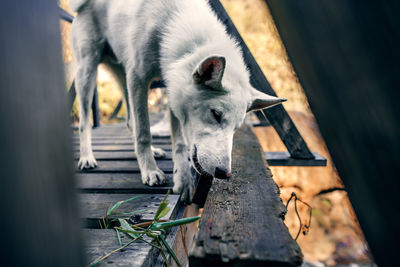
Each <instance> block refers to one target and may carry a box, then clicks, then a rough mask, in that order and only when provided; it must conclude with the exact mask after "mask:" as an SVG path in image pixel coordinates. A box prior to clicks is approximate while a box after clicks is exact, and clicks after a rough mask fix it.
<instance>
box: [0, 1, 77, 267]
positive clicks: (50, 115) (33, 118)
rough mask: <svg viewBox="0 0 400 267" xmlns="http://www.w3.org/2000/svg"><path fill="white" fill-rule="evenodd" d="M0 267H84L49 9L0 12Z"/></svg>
mask: <svg viewBox="0 0 400 267" xmlns="http://www.w3.org/2000/svg"><path fill="white" fill-rule="evenodd" d="M0 40H1V42H0V58H1V60H2V64H1V65H0V88H1V90H0V142H1V153H0V172H1V174H0V175H1V177H2V181H1V186H0V203H2V204H3V205H2V211H1V214H2V215H1V219H0V236H1V242H2V246H1V263H0V265H2V266H66V267H67V266H68V267H69V266H84V265H85V261H84V258H83V250H82V245H81V242H80V241H81V240H80V221H79V215H78V210H79V209H78V205H77V201H76V199H75V197H76V196H75V189H74V176H73V170H72V151H71V143H70V140H71V138H70V134H71V130H70V127H69V119H68V110H67V98H66V97H65V91H64V90H63V88H64V84H65V82H64V75H63V65H62V64H63V63H62V53H61V39H60V26H59V18H58V14H57V2H56V1H52V0H40V1H31V0H21V1H14V0H4V1H2V3H1V8H0Z"/></svg>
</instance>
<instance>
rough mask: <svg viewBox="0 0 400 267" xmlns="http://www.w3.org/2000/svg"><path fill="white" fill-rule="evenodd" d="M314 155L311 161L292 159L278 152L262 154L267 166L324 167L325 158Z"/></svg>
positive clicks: (314, 153) (287, 153) (288, 155)
mask: <svg viewBox="0 0 400 267" xmlns="http://www.w3.org/2000/svg"><path fill="white" fill-rule="evenodd" d="M312 153H313V155H314V158H313V159H296V158H292V157H291V156H290V154H289V152H286V151H278V152H275V151H274V152H268V151H267V152H264V154H265V157H266V159H267V162H268V165H269V166H292V167H293V166H302V167H317V166H326V158H324V157H323V156H321V155H320V154H318V153H317V152H312Z"/></svg>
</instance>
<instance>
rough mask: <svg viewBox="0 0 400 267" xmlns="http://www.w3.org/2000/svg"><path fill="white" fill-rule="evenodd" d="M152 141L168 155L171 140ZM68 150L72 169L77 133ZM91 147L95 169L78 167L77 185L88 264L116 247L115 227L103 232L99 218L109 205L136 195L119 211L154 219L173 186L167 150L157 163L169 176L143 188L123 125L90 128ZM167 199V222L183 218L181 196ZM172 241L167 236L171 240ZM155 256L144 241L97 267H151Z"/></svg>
mask: <svg viewBox="0 0 400 267" xmlns="http://www.w3.org/2000/svg"><path fill="white" fill-rule="evenodd" d="M153 143H154V145H155V146H157V147H162V148H164V149H166V150H167V151H171V141H170V138H169V137H155V136H154V137H153ZM72 146H73V151H74V163H75V165H76V163H77V160H78V158H79V136H78V135H77V134H75V135H74V137H73V144H72ZM92 147H93V151H94V155H95V157H96V159H97V163H98V167H97V168H96V169H93V170H87V171H80V170H78V169H76V178H77V182H76V184H77V186H78V189H79V200H80V209H81V219H82V223H83V226H84V230H83V231H84V241H85V247H86V258H87V260H88V262H92V261H93V260H95V259H97V258H98V257H99V256H102V255H103V254H104V253H108V252H110V251H112V250H114V249H117V248H118V247H119V242H118V239H117V236H116V232H115V231H114V230H113V229H101V220H102V217H103V216H104V215H105V212H106V210H107V208H108V207H109V206H111V205H113V204H114V203H116V202H117V201H120V200H126V199H129V198H131V197H132V196H134V195H141V196H142V197H141V198H139V199H136V200H134V201H131V202H128V203H125V204H123V205H121V207H120V208H119V209H118V211H120V212H132V211H135V210H137V211H139V210H146V211H145V212H140V214H141V215H140V216H139V218H138V220H139V221H138V222H141V221H143V222H144V221H149V220H151V219H152V218H153V216H154V212H155V211H156V209H157V207H158V204H159V203H160V202H161V200H162V198H163V197H164V196H165V194H166V193H167V191H168V190H169V189H172V185H173V183H172V169H173V164H172V159H171V153H170V152H168V155H167V157H166V158H164V159H158V160H157V164H158V166H159V167H160V168H161V169H162V170H163V171H164V172H165V174H166V176H167V184H165V185H162V186H155V187H150V186H146V185H143V184H142V181H141V178H140V171H139V167H138V164H137V160H136V156H135V154H134V150H133V144H132V139H131V136H130V135H129V133H128V130H127V129H126V126H125V124H122V123H118V124H113V125H103V126H101V127H99V128H95V129H93V131H92ZM171 191H172V190H171ZM168 201H169V203H170V207H171V210H170V212H169V213H168V214H167V216H166V217H165V218H166V219H175V218H177V217H181V215H179V216H178V211H179V209H180V201H179V195H174V194H171V195H170V196H169V198H168ZM138 214H139V213H138ZM179 214H181V213H179ZM136 217H138V216H136ZM126 219H129V215H128V216H126ZM121 238H122V242H123V243H126V242H128V237H126V236H124V235H123V234H121ZM124 239H125V240H126V241H125V242H124ZM173 239H174V238H169V240H173ZM158 255H159V252H158V251H157V249H155V248H153V247H151V246H149V245H148V244H145V243H143V242H137V243H134V244H132V245H130V246H129V247H127V248H125V249H124V250H122V251H121V252H118V253H116V254H113V255H112V256H110V257H109V258H107V259H106V260H105V261H103V262H102V263H101V264H99V265H98V266H135V267H136V266H151V265H153V264H154V263H155V262H156V261H157V257H158Z"/></svg>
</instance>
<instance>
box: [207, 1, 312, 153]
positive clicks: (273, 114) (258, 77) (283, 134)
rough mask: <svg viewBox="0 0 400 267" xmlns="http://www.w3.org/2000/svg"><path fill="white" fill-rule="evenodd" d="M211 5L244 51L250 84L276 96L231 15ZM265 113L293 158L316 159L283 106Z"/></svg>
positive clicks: (213, 4) (217, 4)
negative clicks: (249, 74)
mask: <svg viewBox="0 0 400 267" xmlns="http://www.w3.org/2000/svg"><path fill="white" fill-rule="evenodd" d="M209 3H210V5H211V7H212V8H213V10H214V12H215V13H216V14H217V15H218V17H219V18H220V19H221V21H222V22H223V23H224V24H225V25H226V29H227V32H228V33H229V34H231V35H232V36H234V37H235V38H236V40H237V41H238V42H239V44H240V47H241V48H242V51H243V56H244V59H245V62H246V63H247V65H248V67H249V70H250V73H251V78H250V82H251V84H252V85H253V87H254V88H256V89H257V90H259V91H261V92H264V93H267V94H270V95H273V96H276V94H275V92H274V90H273V89H272V87H271V85H270V84H269V82H268V80H267V79H266V78H265V76H264V74H263V72H262V70H261V69H260V67H259V66H258V64H257V62H256V60H255V59H254V57H253V55H252V54H251V52H250V50H249V49H248V47H247V45H246V44H245V42H244V41H243V39H242V37H241V36H240V34H239V32H238V31H237V29H236V27H235V25H234V24H233V22H232V20H231V19H230V17H229V15H228V14H227V13H226V11H225V9H224V7H223V6H222V4H221V3H220V1H219V0H210V1H209ZM264 113H265V114H266V115H267V117H268V120H269V122H270V123H271V124H272V126H274V128H275V130H276V132H277V133H278V135H279V136H280V138H281V139H282V142H283V143H284V144H285V146H286V148H287V150H288V151H289V153H290V155H291V156H292V157H293V158H301V159H313V158H314V155H313V154H312V153H311V152H310V150H309V149H308V147H307V144H306V143H305V142H304V140H303V138H302V137H301V135H300V133H299V131H298V130H297V128H296V126H295V125H294V123H293V121H292V119H291V118H290V117H289V114H288V113H287V112H286V110H285V109H284V108H283V106H282V105H277V106H275V107H272V108H269V109H265V110H264ZM258 116H261V115H260V113H258ZM259 118H260V117H259ZM260 121H261V118H260Z"/></svg>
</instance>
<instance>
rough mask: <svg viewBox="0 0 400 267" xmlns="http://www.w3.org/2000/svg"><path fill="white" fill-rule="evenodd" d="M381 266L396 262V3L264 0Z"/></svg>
mask: <svg viewBox="0 0 400 267" xmlns="http://www.w3.org/2000/svg"><path fill="white" fill-rule="evenodd" d="M267 2H268V4H269V7H270V8H271V11H272V15H273V16H274V19H275V21H276V23H277V27H278V30H279V32H280V35H281V37H282V40H283V42H284V44H285V46H286V49H287V50H288V53H289V56H290V57H291V59H292V63H293V66H294V67H295V69H296V73H297V74H298V76H299V80H300V82H301V83H302V85H303V88H304V90H305V92H306V93H307V95H308V99H309V101H310V107H311V109H312V111H313V113H314V115H315V117H316V119H317V122H318V125H319V127H320V129H321V133H322V135H323V137H324V139H325V141H326V144H327V146H328V149H329V152H330V154H331V156H332V158H333V161H334V163H335V165H336V167H337V170H338V172H339V175H340V177H341V178H342V180H343V183H344V184H345V186H346V190H347V192H348V195H349V198H350V200H351V202H352V205H353V207H354V210H355V212H356V214H357V217H358V219H359V221H360V224H361V228H362V229H363V231H364V233H365V236H366V238H367V241H368V243H369V245H370V248H371V251H372V254H373V256H374V258H375V260H376V263H377V265H379V266H392V265H393V263H394V262H397V261H398V243H399V237H400V227H399V223H398V219H397V218H396V217H397V216H396V215H397V214H399V213H400V209H399V206H398V205H397V203H398V196H399V192H400V182H399V181H400V180H399V177H400V175H399V173H400V164H399V162H400V160H399V159H400V158H399V151H400V138H399V137H400V105H399V99H400V90H399V81H400V80H399V77H400V76H399V73H400V65H399V62H400V50H399V47H400V39H399V36H400V27H399V25H400V16H399V15H398V14H399V10H400V2H399V1H371V0H366V1H362V2H357V1H330V0H318V1H310V0H303V1H288V0H268V1H267Z"/></svg>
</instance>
